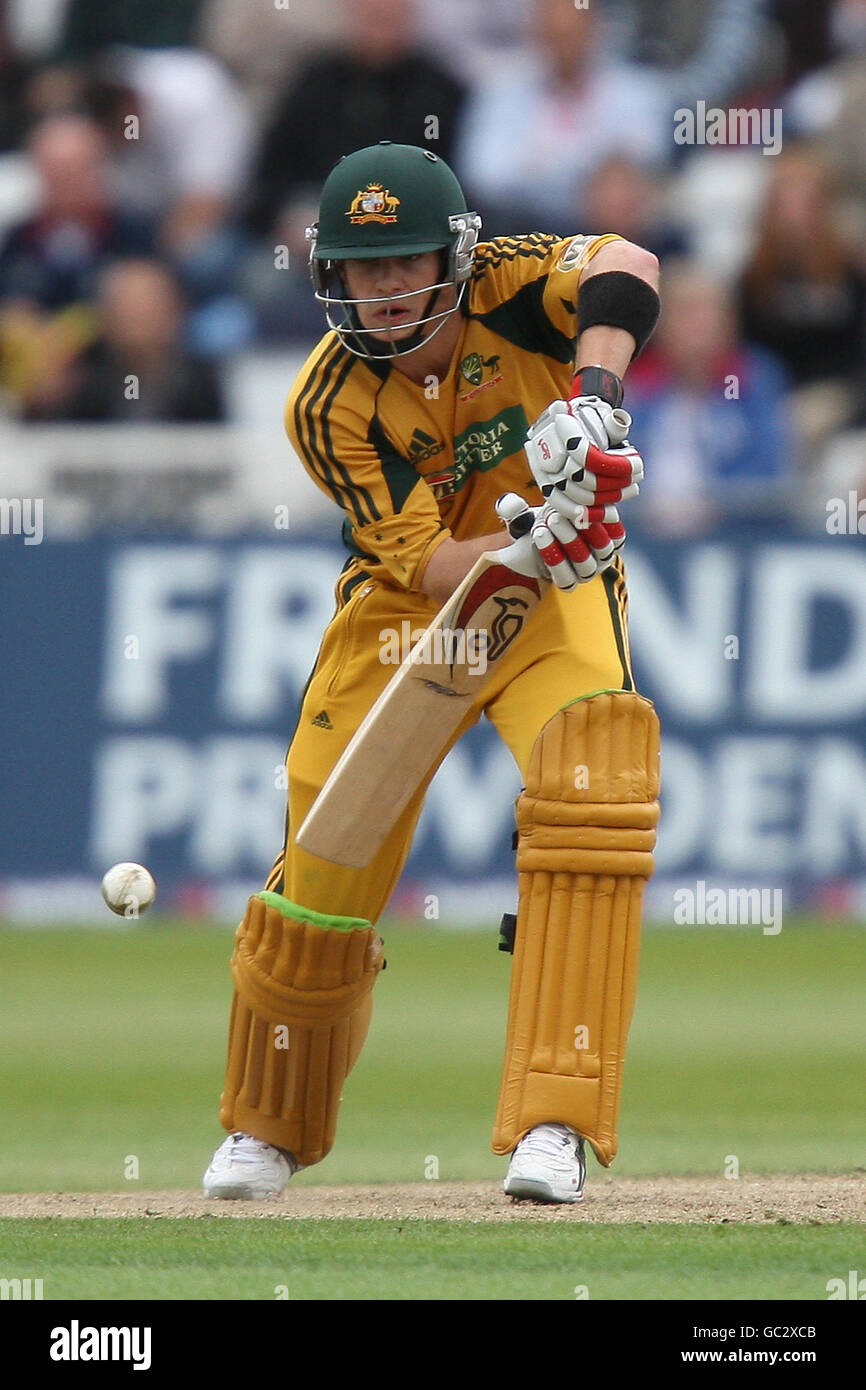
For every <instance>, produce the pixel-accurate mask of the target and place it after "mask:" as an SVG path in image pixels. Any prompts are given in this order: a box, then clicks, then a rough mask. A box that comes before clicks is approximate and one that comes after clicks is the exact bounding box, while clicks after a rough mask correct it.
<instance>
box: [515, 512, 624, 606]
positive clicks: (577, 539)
mask: <svg viewBox="0 0 866 1390" xmlns="http://www.w3.org/2000/svg"><path fill="white" fill-rule="evenodd" d="M580 511H581V515H580V517H579V518H577V521H578V524H575V522H573V521H571V520H570V519H569V518H568V517H566V516H563V515H562V513H561V512H560V511H559V509H558V508H557V507H556V506H553V505H552V504H551V503H546V504H545V505H544V506H543V507H530V506H529V504H528V503H527V502H526V501H525V500H524V498H522V497H519V496H518V495H517V493H515V492H507V493H506V494H505V495H504V496H503V497H500V499H499V501H498V502H497V503H496V512H497V515H498V516H499V517H501V519H502V520H503V522H504V523H505V525H506V527H507V528H508V531H509V534H510V535H511V536H513V537H515V540H514V544H513V545H510V546H507V547H506V548H505V549H503V550H500V552H499V556H500V558H501V560H502V562H503V564H506V565H508V566H509V568H510V569H513V570H516V571H517V572H518V573H519V574H529V575H532V576H533V577H535V578H538V579H549V580H551V581H552V582H553V583H554V584H555V585H556V586H557V588H559V589H563V590H569V589H574V588H576V586H577V585H578V584H585V583H586V582H587V581H588V580H590V579H594V578H595V576H596V575H597V574H601V572H602V571H603V570H606V569H607V568H608V566H609V565H611V564H613V561H614V558H615V556H616V554H617V552H618V551H619V550H621V549H622V547H623V545H624V544H625V527H624V526H623V524H622V522H621V521H620V519H619V512H618V511H617V509H616V507H614V506H606V507H583V508H581V509H580Z"/></svg>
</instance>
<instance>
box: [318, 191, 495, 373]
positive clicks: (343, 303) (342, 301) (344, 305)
mask: <svg viewBox="0 0 866 1390" xmlns="http://www.w3.org/2000/svg"><path fill="white" fill-rule="evenodd" d="M448 227H449V230H450V231H451V233H452V240H451V242H450V243H449V244H446V245H444V246H443V247H442V249H443V250H446V251H447V266H446V273H445V278H444V279H441V280H439V281H437V282H436V283H435V284H431V285H425V286H422V287H421V289H418V290H410V291H407V292H406V293H405V294H396V295H379V296H376V297H370V298H365V299H357V298H352V297H351V296H350V295H348V294H346V293H345V286H344V284H343V280H342V277H341V275H340V272H339V268H338V266H339V263H338V262H336V261H332V260H323V259H320V258H319V257H318V255H317V248H318V223H314V224H313V225H312V226H311V227H308V228H307V233H306V235H307V240H308V241H309V242H310V276H311V279H312V282H313V289H314V292H315V297H316V299H317V300H318V301H319V303H320V304H323V305H324V307H325V316H326V319H327V322H328V326H329V328H331V329H332V330H333V331H334V332H335V333H336V334H337V335H338V337H339V338H340V340H341V341H342V342H343V344H344V345H345V346H346V347H347V348H348V350H349V351H350V352H352V353H354V354H355V356H357V357H366V358H378V359H381V358H383V357H384V358H393V357H405V356H406V355H408V354H409V353H410V352H415V351H417V349H418V348H419V347H422V346H424V344H426V343H429V342H430V341H431V340H432V339H433V338H434V337H435V336H436V334H437V333H438V332H440V330H441V329H442V328H444V326H445V324H446V323H447V322H448V320H449V319H450V318H451V316H452V314H456V313H457V312H458V311H459V309H460V306H461V304H462V302H463V299H464V296H465V292H466V283H467V281H468V280H469V277H470V276H471V274H472V267H473V264H474V261H475V247H476V245H477V243H478V234H479V231H480V230H481V218H480V217H479V215H478V213H475V212H461V213H455V214H454V215H453V216H451V217H449V219H448ZM382 254H383V259H384V258H385V257H386V256H387V252H383V253H382ZM448 289H456V290H457V294H456V296H455V298H454V303H453V304H452V305H449V307H448V308H447V309H442V310H439V311H438V312H435V313H434V312H432V310H433V305H434V301H435V299H436V297H437V296H438V294H439V293H440V292H441V291H443V290H448ZM335 290H337V291H339V293H335V292H334V291H335ZM418 295H426V296H427V303H426V306H425V311H424V313H423V314H422V315H421V316H420V317H419V318H417V319H411V320H409V321H408V322H401V323H399V324H396V325H395V326H394V327H395V329H398V328H399V331H400V332H401V334H402V333H404V332H405V330H407V329H413V330H414V332H411V333H410V334H409V336H408V337H401V338H400V339H399V340H398V339H396V338H394V337H393V330H389V329H388V327H387V326H383V325H381V324H380V325H379V326H378V327H376V328H364V327H363V325H362V323H361V320H360V317H359V313H358V311H359V309H361V308H365V307H372V306H376V305H390V304H399V302H400V300H404V299H415V298H417V297H418ZM428 326H430V331H429V332H426V333H425V332H424V331H423V330H424V329H425V328H427V327H428Z"/></svg>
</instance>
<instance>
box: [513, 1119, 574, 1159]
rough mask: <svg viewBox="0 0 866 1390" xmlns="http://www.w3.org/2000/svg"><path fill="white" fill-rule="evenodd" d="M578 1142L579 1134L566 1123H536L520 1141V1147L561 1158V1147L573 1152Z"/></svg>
mask: <svg viewBox="0 0 866 1390" xmlns="http://www.w3.org/2000/svg"><path fill="white" fill-rule="evenodd" d="M578 1144H579V1136H578V1134H577V1133H576V1132H575V1131H574V1130H573V1129H569V1127H568V1125H560V1124H546V1125H536V1126H535V1128H534V1129H531V1130H530V1131H529V1133H528V1134H527V1135H526V1136H525V1137H524V1138H523V1139H521V1141H520V1145H519V1147H520V1149H521V1151H522V1152H524V1153H526V1152H529V1153H539V1154H550V1155H551V1156H552V1157H555V1158H561V1157H562V1152H563V1149H568V1150H569V1152H570V1153H571V1154H574V1152H575V1149H576V1148H577V1146H578Z"/></svg>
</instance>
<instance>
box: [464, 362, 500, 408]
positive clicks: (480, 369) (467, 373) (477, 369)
mask: <svg viewBox="0 0 866 1390" xmlns="http://www.w3.org/2000/svg"><path fill="white" fill-rule="evenodd" d="M486 372H487V373H490V375H489V376H488V379H487V380H486V381H485V380H484V376H485V373H486ZM460 375H461V376H462V377H463V379H464V380H465V381H468V382H469V385H470V386H471V387H472V390H471V391H467V392H466V393H465V394H464V395H462V396H461V397H460V399H461V401H473V400H474V399H475V397H476V396H480V395H481V392H482V391H489V389H490V387H491V386H498V385H499V383H500V381H503V380H504V377H503V375H502V372H500V370H499V358H498V357H482V356H481V353H480V352H470V353H469V355H468V356H467V357H464V358H463V361H462V362H461V363H460Z"/></svg>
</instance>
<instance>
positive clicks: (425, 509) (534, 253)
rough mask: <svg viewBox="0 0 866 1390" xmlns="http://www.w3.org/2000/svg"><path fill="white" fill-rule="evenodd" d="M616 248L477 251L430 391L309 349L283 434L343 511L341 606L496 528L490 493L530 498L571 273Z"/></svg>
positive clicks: (568, 307) (507, 246)
mask: <svg viewBox="0 0 866 1390" xmlns="http://www.w3.org/2000/svg"><path fill="white" fill-rule="evenodd" d="M619 239H620V238H618V237H615V236H598V237H584V236H577V237H568V238H565V239H562V238H560V237H556V236H551V235H546V234H542V233H535V234H533V235H530V236H524V237H497V238H496V239H495V240H493V241H488V242H485V243H483V244H481V245H480V246H478V247H477V249H476V257H475V266H474V269H473V273H472V278H471V280H470V282H469V285H468V287H467V291H466V294H465V295H464V301H463V309H464V311H465V313H464V318H463V327H462V332H461V335H460V338H459V340H458V343H457V347H456V349H455V353H454V356H453V358H452V361H451V365H450V368H449V371H448V373H447V376H446V378H445V379H444V380H442V381H438V382H437V381H433V380H428V382H427V384H426V385H419V384H416V383H415V382H413V381H410V380H409V378H408V377H407V376H405V375H404V374H403V373H402V372H401V371H399V370H398V368H396V367H395V366H394V365H393V362H392V361H389V360H388V359H373V360H370V361H368V360H367V359H366V358H361V357H357V356H355V355H354V354H353V353H351V352H350V351H349V350H348V348H346V347H344V346H343V344H342V343H341V341H340V339H339V337H338V335H337V334H336V333H333V332H329V333H327V334H325V336H324V337H323V338H322V339H321V341H320V342H319V343H318V345H317V346H316V348H315V350H314V351H313V352H312V353H311V355H310V357H309V358H308V359H307V362H306V363H305V364H304V367H303V368H302V370H301V372H300V374H299V376H298V378H297V381H296V382H295V385H294V387H293V389H292V392H291V394H290V396H289V400H288V403H287V405H286V429H287V431H288V435H289V438H290V439H291V441H292V443H293V444H294V446H295V448H296V450H297V452H298V455H299V457H300V458H301V460H302V462H303V464H304V466H305V467H306V469H307V471H308V473H309V474H310V476H311V477H312V479H313V481H314V482H315V483H317V484H318V486H319V487H321V488H322V489H323V490H324V491H325V492H326V493H328V495H329V496H331V497H333V498H334V500H335V502H337V503H338V504H339V505H340V507H341V508H343V510H344V511H345V513H346V516H345V520H344V527H343V534H344V539H345V541H346V544H347V546H348V548H349V550H350V552H351V555H352V559H351V560H350V561H349V563H348V564H347V566H346V569H345V571H344V575H343V578H342V580H341V583H340V586H339V594H340V599H341V601H345V600H346V599H347V598H348V597H349V594H350V593H351V591H352V589H353V588H354V587H355V586H356V585H357V584H358V583H360V582H361V581H362V580H363V579H367V578H375V579H378V580H380V581H382V582H384V583H386V584H388V583H390V584H393V585H397V586H399V587H401V588H406V589H418V588H419V587H420V583H421V579H422V577H423V574H424V569H425V567H426V565H427V561H428V560H429V558H430V556H431V555H432V553H433V551H434V550H435V549H436V548H437V546H438V545H440V544H441V543H442V541H443V540H445V539H446V538H447V537H448V536H453V537H454V539H455V540H469V539H470V538H472V537H475V536H483V535H486V534H489V533H490V532H493V531H495V530H496V529H497V526H498V519H497V516H496V512H495V510H494V504H495V502H496V500H497V498H499V497H500V496H501V495H502V493H504V492H517V493H520V495H521V496H523V497H526V499H527V501H528V502H530V503H531V504H532V505H533V506H536V505H538V504H539V503H540V502H541V501H542V500H543V499H542V496H541V493H540V491H539V490H538V487H537V486H536V484H535V482H534V480H533V478H532V475H531V473H530V469H529V465H528V463H527V461H526V456H525V454H524V452H523V444H524V440H525V438H526V431H527V429H528V428H529V426H530V424H531V423H532V421H533V420H534V419H536V417H537V416H538V415H540V414H541V412H542V411H543V410H544V409H545V408H546V407H547V406H548V405H549V404H550V402H551V401H553V400H556V399H560V398H564V397H567V395H568V393H569V390H570V388H571V379H572V374H573V370H574V354H575V347H576V341H577V338H578V336H579V332H580V326H579V324H578V322H577V309H576V304H577V290H578V284H579V281H580V276H581V273H582V271H583V270H584V268H585V267H586V266H587V265H588V263H589V262H590V260H592V258H593V256H594V255H595V254H596V252H598V251H599V250H600V249H601V248H602V246H605V245H607V243H608V242H610V241H616V240H619ZM458 312H460V311H459V310H458Z"/></svg>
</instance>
